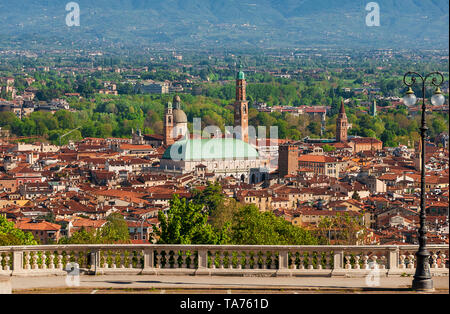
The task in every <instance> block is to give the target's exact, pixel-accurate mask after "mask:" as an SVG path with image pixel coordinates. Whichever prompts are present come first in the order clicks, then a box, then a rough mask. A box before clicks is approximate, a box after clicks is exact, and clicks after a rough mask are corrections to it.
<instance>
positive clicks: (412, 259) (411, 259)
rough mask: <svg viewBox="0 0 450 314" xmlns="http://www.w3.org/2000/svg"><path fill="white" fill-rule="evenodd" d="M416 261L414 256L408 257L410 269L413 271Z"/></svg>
mask: <svg viewBox="0 0 450 314" xmlns="http://www.w3.org/2000/svg"><path fill="white" fill-rule="evenodd" d="M414 260H415V256H414V255H413V254H409V255H408V268H409V269H413V268H414Z"/></svg>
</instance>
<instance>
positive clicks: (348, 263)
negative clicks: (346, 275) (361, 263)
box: [345, 255, 352, 269]
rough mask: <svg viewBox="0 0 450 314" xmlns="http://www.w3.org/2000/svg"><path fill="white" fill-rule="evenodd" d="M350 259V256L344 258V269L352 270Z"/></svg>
mask: <svg viewBox="0 0 450 314" xmlns="http://www.w3.org/2000/svg"><path fill="white" fill-rule="evenodd" d="M351 258H352V257H351V256H350V255H346V256H345V269H352V264H351V262H350V261H351Z"/></svg>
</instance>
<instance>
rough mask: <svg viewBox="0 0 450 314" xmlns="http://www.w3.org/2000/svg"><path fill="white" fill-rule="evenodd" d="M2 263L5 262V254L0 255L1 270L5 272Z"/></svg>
mask: <svg viewBox="0 0 450 314" xmlns="http://www.w3.org/2000/svg"><path fill="white" fill-rule="evenodd" d="M2 261H3V254H2V253H0V270H3V264H2Z"/></svg>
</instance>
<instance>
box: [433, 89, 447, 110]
mask: <svg viewBox="0 0 450 314" xmlns="http://www.w3.org/2000/svg"><path fill="white" fill-rule="evenodd" d="M431 103H432V104H433V106H442V105H443V104H444V103H445V97H444V95H442V92H441V89H440V88H439V87H438V88H437V89H436V91H435V92H434V95H433V97H431Z"/></svg>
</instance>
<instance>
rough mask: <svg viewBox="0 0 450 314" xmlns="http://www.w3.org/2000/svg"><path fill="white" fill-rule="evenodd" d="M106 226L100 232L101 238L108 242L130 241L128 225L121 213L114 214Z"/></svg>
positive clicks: (109, 217) (108, 219)
mask: <svg viewBox="0 0 450 314" xmlns="http://www.w3.org/2000/svg"><path fill="white" fill-rule="evenodd" d="M107 221H108V222H107V223H106V225H105V226H104V227H103V228H102V229H101V231H100V237H102V238H103V239H104V240H106V241H108V242H119V241H129V240H130V233H129V232H128V225H127V223H126V221H125V219H124V218H123V216H122V215H121V214H119V213H112V214H111V215H109V216H108V218H107Z"/></svg>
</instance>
